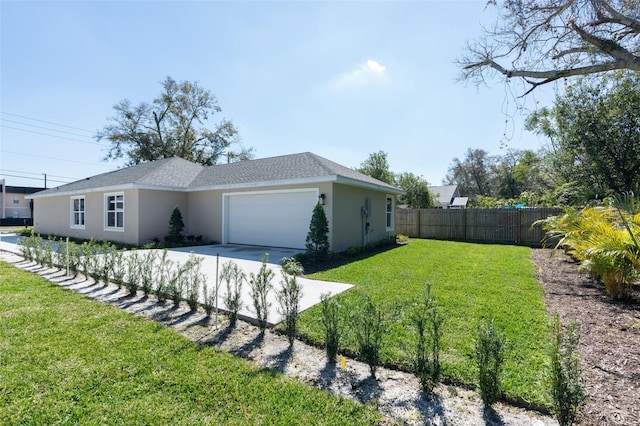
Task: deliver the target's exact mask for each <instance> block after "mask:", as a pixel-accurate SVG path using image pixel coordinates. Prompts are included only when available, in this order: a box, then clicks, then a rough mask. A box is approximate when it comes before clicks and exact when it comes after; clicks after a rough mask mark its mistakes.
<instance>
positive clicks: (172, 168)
mask: <svg viewBox="0 0 640 426" xmlns="http://www.w3.org/2000/svg"><path fill="white" fill-rule="evenodd" d="M314 182H340V183H344V184H350V185H355V186H365V187H372V188H377V189H384V190H387V191H389V192H391V193H394V194H396V193H402V191H401V190H399V189H398V188H396V187H394V186H392V185H389V184H387V183H385V182H381V181H379V180H377V179H374V178H372V177H370V176H367V175H364V174H362V173H359V172H357V171H355V170H353V169H350V168H348V167H345V166H342V165H340V164H338V163H335V162H333V161H330V160H327V159H326V158H323V157H320V156H318V155H316V154H313V153H310V152H304V153H300V154H291V155H283V156H278V157H270V158H261V159H257V160H249V161H240V162H237V163H231V164H217V165H213V166H202V165H199V164H195V163H192V162H190V161H187V160H184V159H182V158H177V157H174V158H166V159H162V160H156V161H152V162H149V163H143V164H136V165H134V166H130V167H127V168H124V169H119V170H115V171H113V172H109V173H103V174H100V175H96V176H93V177H90V178H86V179H83V180H79V181H76V182H72V183H69V184H66V185H62V186H59V187H56V188H52V189H48V190H46V191H42V192H39V193H38V194H35V195H34V196H33V198H40V197H46V196H55V195H62V194H73V193H80V192H90V191H98V190H112V189H113V190H116V189H128V188H146V189H166V190H174V191H204V190H215V189H229V188H243V187H250V186H266V185H286V184H299V183H314Z"/></svg>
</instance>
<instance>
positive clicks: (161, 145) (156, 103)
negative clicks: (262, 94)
mask: <svg viewBox="0 0 640 426" xmlns="http://www.w3.org/2000/svg"><path fill="white" fill-rule="evenodd" d="M162 89H163V90H162V93H161V94H160V96H158V97H156V98H155V99H154V100H153V102H152V103H147V102H142V103H140V104H139V105H138V106H133V105H132V104H131V102H130V101H129V100H128V99H125V100H123V101H120V103H118V104H117V105H115V106H114V107H113V109H114V110H115V111H116V115H115V116H114V117H112V118H111V119H110V120H109V121H110V123H109V124H107V125H106V126H105V127H104V128H103V129H102V130H100V131H98V133H97V135H96V138H97V140H98V141H102V140H106V141H108V142H110V143H111V146H110V149H109V152H108V154H107V156H106V158H107V159H117V158H122V157H125V156H126V157H128V159H129V161H128V164H129V165H132V164H138V163H144V162H147V161H152V160H158V159H161V158H168V157H181V158H184V159H186V160H189V161H193V162H196V163H200V164H205V165H211V164H215V163H217V162H218V160H219V159H220V158H221V157H225V158H226V159H227V160H228V161H231V160H233V161H238V160H244V159H249V158H251V157H252V156H253V149H251V148H250V149H243V148H242V147H240V148H239V150H237V151H235V152H232V151H230V148H231V145H232V144H237V143H238V142H239V140H238V131H237V129H236V127H235V126H234V125H233V123H232V122H231V121H228V120H222V121H220V122H218V123H210V122H209V118H210V117H211V116H213V115H214V114H216V113H219V112H220V111H221V108H220V106H219V105H218V100H217V99H216V97H215V96H214V95H213V94H212V93H211V92H210V91H208V90H206V89H204V88H202V87H200V86H199V85H198V82H189V81H182V82H176V81H175V80H174V79H172V78H171V77H167V78H166V79H165V80H164V81H163V82H162Z"/></svg>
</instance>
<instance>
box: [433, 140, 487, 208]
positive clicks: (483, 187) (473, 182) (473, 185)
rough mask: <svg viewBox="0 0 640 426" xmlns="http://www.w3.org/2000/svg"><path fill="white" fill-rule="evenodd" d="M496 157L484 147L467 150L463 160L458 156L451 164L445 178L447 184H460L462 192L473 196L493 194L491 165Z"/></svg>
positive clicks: (459, 187)
mask: <svg viewBox="0 0 640 426" xmlns="http://www.w3.org/2000/svg"><path fill="white" fill-rule="evenodd" d="M494 162H495V159H494V158H492V157H490V156H489V153H488V152H487V151H485V150H483V149H471V148H469V149H468V150H467V156H466V157H465V159H464V160H463V161H460V160H459V159H458V158H457V157H456V158H454V159H453V163H452V164H451V165H450V166H449V171H448V173H447V176H446V178H445V180H444V181H445V183H446V184H447V185H458V189H459V190H460V194H463V195H464V196H468V197H473V198H475V196H477V195H487V196H490V195H491V176H490V172H491V166H492V165H493V164H494Z"/></svg>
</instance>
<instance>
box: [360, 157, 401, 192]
mask: <svg viewBox="0 0 640 426" xmlns="http://www.w3.org/2000/svg"><path fill="white" fill-rule="evenodd" d="M356 170H357V171H359V172H360V173H362V174H365V175H367V176H371V177H372V178H374V179H378V180H381V181H382V182H386V183H388V184H391V185H393V184H394V182H395V176H394V174H393V172H392V171H391V170H389V162H388V161H387V153H386V152H384V151H378V152H374V153H372V154H369V158H367V159H366V160H365V161H363V162H362V164H360V168H358V169H356Z"/></svg>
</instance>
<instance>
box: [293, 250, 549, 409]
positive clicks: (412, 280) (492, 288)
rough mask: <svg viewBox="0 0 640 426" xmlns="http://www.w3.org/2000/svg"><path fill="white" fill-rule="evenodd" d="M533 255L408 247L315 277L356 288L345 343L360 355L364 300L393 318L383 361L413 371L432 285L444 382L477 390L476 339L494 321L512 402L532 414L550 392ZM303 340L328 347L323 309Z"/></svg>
mask: <svg viewBox="0 0 640 426" xmlns="http://www.w3.org/2000/svg"><path fill="white" fill-rule="evenodd" d="M530 253H531V249H529V248H526V247H514V246H503V245H480V244H469V243H459V242H448V241H434V240H412V241H411V242H410V243H409V244H407V245H405V246H401V247H397V248H394V249H392V250H388V251H385V252H382V253H379V254H376V255H374V256H371V257H368V258H364V259H362V260H358V261H354V262H351V263H349V264H346V265H343V266H340V267H337V268H334V269H330V270H327V271H323V272H319V273H315V274H313V275H311V276H310V278H315V279H320V280H326V281H338V282H344V283H350V284H355V285H356V287H355V288H354V289H352V290H349V291H348V292H346V293H343V294H341V295H338V296H336V297H337V298H338V301H339V302H340V304H341V305H342V310H341V319H342V321H343V324H342V325H343V330H345V333H346V336H345V337H346V341H345V342H344V344H343V347H345V348H346V349H348V350H350V351H352V352H353V351H355V348H356V344H355V341H354V338H353V333H352V332H350V330H349V328H350V325H349V321H348V316H349V315H351V314H352V313H353V312H355V311H357V310H358V309H359V307H360V305H361V303H362V295H361V294H358V293H359V292H361V293H365V294H367V295H369V297H371V299H372V300H373V301H374V302H375V303H376V304H377V305H378V306H379V307H381V308H382V309H383V310H384V311H385V312H386V313H387V314H388V320H389V322H388V329H387V332H386V333H385V334H384V337H383V345H384V349H383V351H382V358H383V362H385V363H389V364H394V365H397V366H403V367H404V368H408V367H409V366H410V364H411V359H412V350H413V347H414V346H415V337H414V331H413V330H412V327H411V325H410V321H409V318H408V312H409V310H410V308H411V306H412V304H414V303H416V302H419V300H420V297H421V294H423V291H424V286H425V283H426V282H429V283H431V285H432V297H434V298H435V300H436V303H437V305H438V307H439V309H440V311H441V312H442V314H443V316H444V321H445V322H444V335H443V339H442V353H441V362H442V363H443V372H444V375H445V377H446V380H448V381H449V382H452V383H460V384H464V385H467V386H475V385H476V381H477V380H476V376H477V370H476V366H475V351H474V345H475V339H476V332H477V327H478V325H479V324H480V323H481V322H482V321H483V319H489V318H493V320H494V321H495V324H496V326H497V327H498V328H499V329H501V330H502V332H503V334H504V335H505V336H506V338H507V339H508V343H507V353H506V361H505V366H504V376H503V385H504V388H505V392H506V396H507V397H508V398H509V399H512V400H514V401H516V402H518V403H522V404H525V405H528V406H533V407H543V406H546V407H549V402H550V397H549V395H548V394H547V391H546V390H545V389H546V387H545V386H544V371H545V364H546V362H547V342H548V341H549V334H548V328H547V325H548V320H547V312H546V309H545V305H544V293H543V289H542V286H541V285H540V284H539V283H538V281H537V279H536V275H535V270H534V266H533V264H532V262H531V261H530V258H529V256H530ZM300 329H301V332H302V334H303V335H304V336H305V337H307V338H309V339H311V340H312V341H315V342H318V343H321V342H323V336H324V335H323V333H324V329H323V328H322V312H321V309H320V307H319V306H316V307H314V308H312V309H310V310H308V311H305V312H304V313H303V314H302V317H301V324H300Z"/></svg>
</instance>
